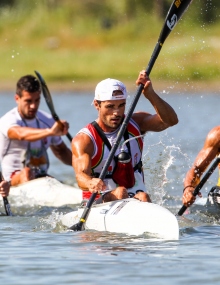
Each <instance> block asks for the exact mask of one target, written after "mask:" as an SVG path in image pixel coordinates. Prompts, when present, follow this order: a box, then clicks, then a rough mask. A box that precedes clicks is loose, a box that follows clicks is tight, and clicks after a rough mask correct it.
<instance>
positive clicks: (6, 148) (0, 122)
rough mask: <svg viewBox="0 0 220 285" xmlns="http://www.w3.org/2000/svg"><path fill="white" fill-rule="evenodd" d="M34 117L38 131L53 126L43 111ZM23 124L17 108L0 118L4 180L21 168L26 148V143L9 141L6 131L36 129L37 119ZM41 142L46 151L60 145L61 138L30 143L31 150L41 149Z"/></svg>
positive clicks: (0, 146) (0, 156) (53, 137)
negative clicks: (14, 127) (13, 128)
mask: <svg viewBox="0 0 220 285" xmlns="http://www.w3.org/2000/svg"><path fill="white" fill-rule="evenodd" d="M36 117H37V118H38V122H39V127H40V129H45V128H51V127H52V126H53V124H54V119H53V118H52V116H51V115H50V114H48V113H46V112H44V111H41V110H38V111H37V115H36ZM25 122H26V124H25ZM25 122H24V121H23V120H22V118H21V116H20V114H19V113H18V109H17V107H15V108H14V109H12V110H10V111H9V112H7V113H6V114H5V115H4V116H3V117H1V118H0V161H1V168H2V174H3V177H4V178H5V180H10V176H11V174H12V173H13V172H14V171H15V170H20V169H22V168H23V164H22V160H23V158H24V153H25V152H26V150H27V147H28V141H24V140H23V141H20V140H10V139H9V137H8V130H9V129H10V128H11V127H13V126H23V127H26V126H28V127H31V128H38V124H37V119H35V118H34V119H31V120H27V119H25ZM42 141H43V143H44V146H45V149H48V147H49V146H50V145H59V144H61V143H62V139H61V137H58V136H51V137H46V138H44V139H42V140H38V141H35V142H31V143H30V147H31V150H34V151H35V150H36V151H37V150H38V149H41V148H42Z"/></svg>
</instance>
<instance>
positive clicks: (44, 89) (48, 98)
mask: <svg viewBox="0 0 220 285" xmlns="http://www.w3.org/2000/svg"><path fill="white" fill-rule="evenodd" d="M35 74H36V75H37V78H38V80H39V81H40V84H41V88H42V93H43V95H44V98H45V101H46V103H47V106H48V108H49V110H50V112H51V114H52V116H53V118H54V120H55V121H58V120H59V117H58V116H57V114H56V111H55V108H54V105H53V100H52V96H51V94H50V91H49V89H48V88H47V84H46V82H45V80H44V79H43V77H42V75H41V74H40V73H39V72H38V71H36V70H35Z"/></svg>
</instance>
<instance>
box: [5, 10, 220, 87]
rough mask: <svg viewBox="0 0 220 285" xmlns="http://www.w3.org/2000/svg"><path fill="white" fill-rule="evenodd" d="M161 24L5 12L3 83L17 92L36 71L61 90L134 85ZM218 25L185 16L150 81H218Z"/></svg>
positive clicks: (147, 19)
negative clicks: (111, 81)
mask: <svg viewBox="0 0 220 285" xmlns="http://www.w3.org/2000/svg"><path fill="white" fill-rule="evenodd" d="M27 13H28V14H27ZM162 25H163V21H162V20H160V21H158V19H157V18H156V17H155V16H152V15H147V14H145V13H141V12H140V13H139V14H138V15H137V17H136V18H134V19H132V20H130V21H124V22H123V23H122V24H117V25H114V26H113V27H111V28H103V26H102V25H100V19H99V18H93V17H81V16H80V15H78V16H76V15H75V16H74V17H71V16H70V15H69V14H67V11H61V10H59V9H57V10H53V11H52V12H51V11H48V10H46V9H43V8H42V7H41V6H39V7H35V9H34V10H30V11H28V12H27V11H24V10H20V11H10V10H7V9H6V10H4V11H1V20H0V40H1V45H0V55H1V64H0V85H1V86H10V85H13V86H12V87H13V88H14V84H15V82H16V81H17V79H18V78H19V77H20V76H22V75H24V74H30V73H32V74H33V73H34V70H37V71H39V72H40V73H41V74H42V75H43V77H44V78H45V79H46V81H47V82H48V84H53V86H60V88H62V87H64V85H67V86H72V88H73V89H74V88H75V87H76V88H79V87H80V86H84V87H85V86H86V83H88V84H89V83H90V82H92V85H93V82H96V81H99V80H101V79H103V78H106V77H113V78H119V79H121V80H124V81H126V82H134V80H135V79H136V77H137V74H138V72H139V71H140V70H141V69H145V68H146V66H147V64H148V62H149V60H150V57H151V54H152V52H153V49H154V46H155V44H156V42H157V39H158V37H159V34H160V31H161V28H162ZM218 26H219V25H218V24H216V25H215V26H213V25H212V26H209V25H203V24H202V23H199V24H196V25H195V24H194V21H193V19H192V16H191V15H190V12H189V13H188V14H187V13H186V14H185V15H184V16H183V19H182V20H181V21H180V22H179V23H178V25H177V26H176V27H175V29H174V30H173V31H172V33H171V34H170V36H169V37H168V38H167V40H166V42H165V44H164V46H163V48H162V50H161V53H160V55H159V57H158V59H157V61H156V63H155V66H154V68H153V70H152V72H151V77H152V78H153V79H154V80H156V81H157V82H159V81H163V82H164V81H165V82H174V84H185V85H186V86H187V85H188V83H189V82H194V85H196V84H198V83H199V82H201V83H203V84H204V81H205V82H206V84H205V85H204V86H207V82H210V84H211V82H216V81H217V80H219V77H220V48H219V47H220V38H219V33H220V32H219V27H218ZM55 82H56V84H58V85H55ZM88 86H89V85H88Z"/></svg>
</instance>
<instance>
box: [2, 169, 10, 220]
mask: <svg viewBox="0 0 220 285" xmlns="http://www.w3.org/2000/svg"><path fill="white" fill-rule="evenodd" d="M2 181H3V176H2V173H1V172H0V182H2ZM2 198H3V202H4V207H5V213H6V215H7V216H12V212H11V207H10V204H9V202H8V198H7V197H2Z"/></svg>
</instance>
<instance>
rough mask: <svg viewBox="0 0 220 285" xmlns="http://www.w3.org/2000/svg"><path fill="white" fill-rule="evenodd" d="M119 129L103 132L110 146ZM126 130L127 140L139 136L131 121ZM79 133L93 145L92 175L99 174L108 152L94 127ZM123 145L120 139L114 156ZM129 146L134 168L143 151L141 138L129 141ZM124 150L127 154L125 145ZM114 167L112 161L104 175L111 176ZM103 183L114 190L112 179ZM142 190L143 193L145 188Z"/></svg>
mask: <svg viewBox="0 0 220 285" xmlns="http://www.w3.org/2000/svg"><path fill="white" fill-rule="evenodd" d="M119 129H120V128H118V129H117V130H115V131H114V132H111V133H106V132H104V134H105V136H106V137H107V139H108V140H109V142H110V144H111V146H113V145H114V143H115V141H116V140H117V134H118V131H119ZM127 130H128V134H129V139H130V138H134V137H137V136H140V135H141V132H140V129H139V126H138V125H137V124H136V122H135V121H134V120H133V119H130V121H129V123H128V126H127ZM79 133H84V134H86V135H88V136H89V137H90V138H91V140H92V142H93V145H94V153H93V155H92V160H91V167H92V174H95V173H98V174H100V173H101V171H102V168H103V166H104V165H105V162H106V160H107V159H108V156H109V152H110V150H109V149H108V147H107V146H106V145H105V143H104V142H103V140H102V138H101V137H100V136H99V134H98V132H97V131H96V129H95V127H94V126H93V125H92V124H88V125H87V126H86V127H85V128H83V129H81V130H80V131H79ZM123 143H124V137H123V138H122V140H121V142H120V144H119V147H118V149H117V151H116V153H115V156H117V155H118V154H119V153H120V152H121V147H122V144H123ZM129 144H130V150H131V158H132V166H133V167H135V166H136V165H137V164H138V163H139V161H140V160H141V156H142V151H143V137H139V138H135V139H132V140H130V141H129ZM124 150H125V151H127V152H128V149H127V146H126V144H125V146H124ZM114 166H115V161H114V159H113V160H112V162H111V164H110V166H109V168H108V172H107V174H106V175H111V174H112V172H113V169H114ZM136 172H138V170H136ZM138 174H140V173H138ZM135 177H139V178H140V177H141V178H140V179H141V180H142V182H143V177H142V175H135ZM105 183H106V184H107V188H108V189H109V190H112V189H114V188H116V186H117V185H116V184H115V183H114V181H113V180H112V179H105ZM141 187H142V188H143V187H144V186H143V185H142V186H141ZM132 189H133V188H132ZM138 190H141V189H138ZM142 190H143V191H145V187H144V189H142Z"/></svg>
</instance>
